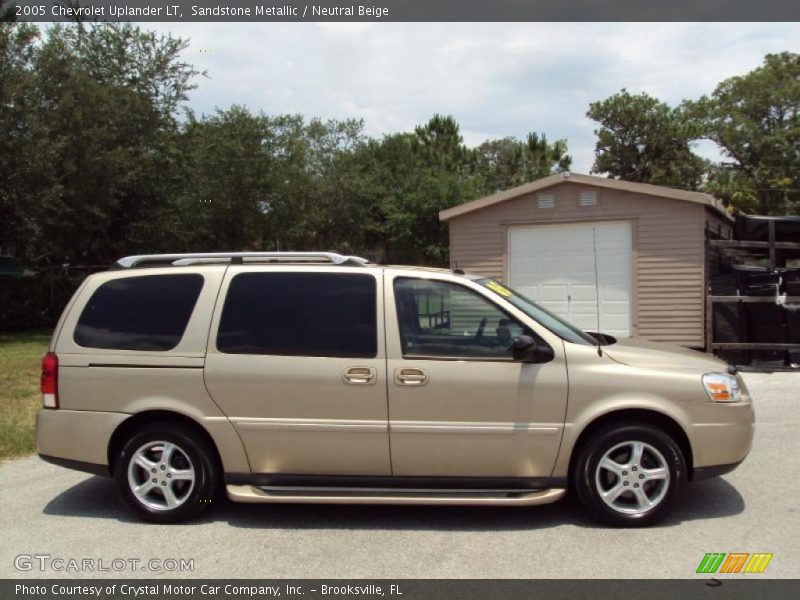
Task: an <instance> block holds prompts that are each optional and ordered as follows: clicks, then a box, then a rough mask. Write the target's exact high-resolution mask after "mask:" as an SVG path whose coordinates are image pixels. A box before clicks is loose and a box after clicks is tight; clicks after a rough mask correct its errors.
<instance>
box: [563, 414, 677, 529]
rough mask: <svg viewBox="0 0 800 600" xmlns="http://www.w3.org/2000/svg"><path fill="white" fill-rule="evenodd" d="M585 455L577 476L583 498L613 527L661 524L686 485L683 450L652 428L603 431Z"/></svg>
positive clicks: (580, 458)
mask: <svg viewBox="0 0 800 600" xmlns="http://www.w3.org/2000/svg"><path fill="white" fill-rule="evenodd" d="M579 452H580V455H579V456H578V460H577V462H576V464H575V469H574V471H573V474H572V479H573V485H574V486H575V489H576V491H577V493H578V497H579V498H580V500H581V502H582V503H583V505H584V506H585V507H586V509H587V511H588V512H589V513H590V514H591V515H592V516H593V517H595V518H596V519H598V520H601V521H603V522H605V523H609V524H611V525H617V526H624V527H643V526H646V525H651V524H653V523H655V522H656V521H658V520H660V519H661V518H663V517H664V516H665V515H666V514H667V512H668V510H669V508H670V506H671V505H672V503H673V501H674V499H675V498H676V496H677V495H678V493H679V492H680V490H681V489H682V488H683V486H684V485H685V483H686V460H685V459H684V456H683V453H682V452H681V449H680V447H679V446H678V444H676V443H675V440H673V439H672V438H671V437H670V436H669V435H667V434H666V433H665V432H664V431H662V430H661V429H658V428H657V427H653V426H652V425H648V424H635V425H633V424H632V425H616V426H612V427H609V428H606V429H603V430H601V431H598V432H597V433H595V434H594V435H593V436H592V437H591V438H590V439H589V440H588V441H587V442H586V443H585V444H582V446H581V448H580V450H579Z"/></svg>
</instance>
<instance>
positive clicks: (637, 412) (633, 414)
mask: <svg viewBox="0 0 800 600" xmlns="http://www.w3.org/2000/svg"><path fill="white" fill-rule="evenodd" d="M630 422H640V423H647V424H648V425H652V426H654V427H658V428H659V429H661V430H663V431H664V432H665V433H666V434H667V435H669V436H670V437H672V439H673V440H675V443H676V444H678V447H679V448H680V449H681V452H682V453H683V457H684V460H685V461H686V468H687V471H688V472H687V476H688V479H689V481H691V480H692V478H693V475H694V466H693V465H694V457H693V451H692V444H691V442H690V441H689V436H688V435H687V434H686V431H685V430H684V428H683V427H682V426H681V424H680V423H679V422H678V421H676V420H675V419H674V418H673V417H671V416H669V415H667V414H665V413H663V412H659V411H657V410H653V409H650V408H622V409H619V410H614V411H611V412H607V413H603V414H601V415H598V416H596V417H595V418H594V419H592V420H591V421H590V422H589V423H587V424H586V426H585V427H584V428H583V429H582V430H581V432H580V433H579V434H578V437H577V439H576V440H575V443H574V444H573V446H572V452H571V454H570V458H569V468H568V471H567V477H569V478H572V474H573V472H574V470H575V463H576V462H577V461H578V458H579V456H580V453H581V451H582V450H583V446H584V445H585V444H586V442H587V440H589V439H590V438H591V437H592V435H594V433H595V432H597V431H599V430H600V429H603V428H604V427H607V426H609V425H611V424H614V423H623V424H624V423H630Z"/></svg>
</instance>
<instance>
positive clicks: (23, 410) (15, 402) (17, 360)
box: [0, 331, 51, 460]
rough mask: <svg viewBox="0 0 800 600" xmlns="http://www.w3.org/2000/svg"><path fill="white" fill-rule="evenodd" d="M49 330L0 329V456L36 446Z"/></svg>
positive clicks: (2, 457) (26, 451)
mask: <svg viewBox="0 0 800 600" xmlns="http://www.w3.org/2000/svg"><path fill="white" fill-rule="evenodd" d="M50 335H51V334H50V332H39V331H35V332H23V333H0V460H6V459H9V458H14V457H16V456H24V455H26V454H30V453H31V452H33V451H34V450H35V449H36V440H35V435H34V425H35V418H36V411H37V410H38V409H39V407H40V406H41V404H42V396H41V394H40V392H39V375H40V372H41V364H42V357H43V356H44V354H45V352H47V345H48V343H49V342H50Z"/></svg>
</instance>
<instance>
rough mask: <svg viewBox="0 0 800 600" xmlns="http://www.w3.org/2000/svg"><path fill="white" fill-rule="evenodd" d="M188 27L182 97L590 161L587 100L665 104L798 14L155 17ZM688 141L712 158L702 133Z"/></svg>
mask: <svg viewBox="0 0 800 600" xmlns="http://www.w3.org/2000/svg"><path fill="white" fill-rule="evenodd" d="M142 26H143V28H147V29H156V30H158V31H161V32H165V33H166V32H171V33H172V34H174V35H176V36H179V37H182V38H188V39H189V40H190V46H189V48H188V49H187V50H186V51H185V53H184V58H185V59H186V60H187V61H188V62H191V63H192V64H193V65H195V67H196V68H197V69H198V70H200V71H206V72H207V77H198V78H197V79H196V81H195V83H196V84H197V86H198V87H197V89H196V90H194V91H193V92H192V93H191V97H190V100H189V103H188V104H189V106H190V107H191V108H192V109H193V110H195V112H197V113H211V112H213V111H214V109H215V108H217V107H219V108H226V107H228V106H230V105H231V104H240V105H244V106H247V107H248V108H249V109H251V110H253V111H259V110H260V111H263V112H265V113H267V114H279V113H301V114H303V115H305V116H306V117H308V118H311V117H320V118H322V119H346V118H358V119H364V121H365V132H366V133H367V134H369V135H372V136H381V135H383V134H387V133H394V132H398V131H410V130H412V129H413V128H414V126H415V125H417V124H420V123H424V122H426V121H427V120H428V119H429V118H430V117H431V116H432V115H433V114H434V113H441V114H449V115H453V116H454V117H455V118H456V120H457V121H458V123H459V124H460V126H461V133H462V135H463V137H464V141H465V143H467V144H468V145H470V146H476V145H478V144H480V143H481V142H483V141H485V140H487V139H494V138H502V137H506V136H513V137H517V138H524V137H525V136H526V135H527V133H528V132H529V131H536V132H539V133H544V134H546V135H547V137H548V139H551V140H554V139H559V138H565V139H566V140H567V142H568V145H569V153H570V154H571V155H572V156H573V166H572V170H573V171H574V172H578V173H588V172H589V171H590V169H591V167H592V162H593V158H594V143H595V137H594V129H595V128H596V126H597V124H596V123H594V122H593V121H592V120H591V119H589V118H587V117H586V111H587V109H588V107H589V103H590V102H593V101H596V100H602V99H604V98H607V97H608V96H610V95H612V94H614V93H616V92H618V91H619V90H620V89H621V88H627V89H628V90H629V91H630V92H632V93H639V92H647V93H649V94H651V95H654V96H656V97H657V98H659V99H661V100H663V101H665V102H667V103H669V104H671V105H675V104H678V103H679V102H680V101H681V100H683V99H685V98H698V97H700V96H702V95H704V94H710V93H711V92H713V90H714V88H715V87H716V85H717V84H718V83H719V82H720V81H722V80H724V79H726V78H728V77H731V76H734V75H740V74H744V73H746V72H747V71H749V70H751V69H753V68H755V67H757V66H758V65H759V64H760V63H761V61H762V59H763V57H764V55H765V54H767V53H770V52H781V51H787V50H788V51H792V52H798V51H800V24H799V23H651V24H647V23H286V24H260V23H259V24H254V23H234V24H221V23H161V24H153V23H149V24H143V25H142ZM697 151H698V152H699V153H700V154H702V155H704V156H707V157H709V158H718V157H719V155H718V153H717V151H716V149H715V148H714V146H713V144H711V143H710V142H701V143H700V144H699V145H698V147H697Z"/></svg>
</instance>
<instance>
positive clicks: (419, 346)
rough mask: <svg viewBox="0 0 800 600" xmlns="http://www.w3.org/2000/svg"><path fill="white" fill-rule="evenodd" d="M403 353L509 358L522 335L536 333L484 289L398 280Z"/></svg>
mask: <svg viewBox="0 0 800 600" xmlns="http://www.w3.org/2000/svg"><path fill="white" fill-rule="evenodd" d="M394 296H395V304H396V305H397V320H398V323H399V326H400V340H401V343H402V347H403V356H438V357H455V358H488V359H510V358H511V344H512V343H513V341H514V339H515V338H517V337H518V336H520V335H522V334H525V335H532V334H531V333H530V331H529V330H528V329H527V328H526V327H524V326H523V325H521V324H520V323H519V322H518V321H516V320H515V319H513V318H511V317H510V316H509V315H508V314H506V313H505V312H504V311H503V310H502V309H500V308H499V307H498V306H496V305H495V304H494V303H492V302H490V301H489V300H487V299H486V298H484V297H483V296H481V295H480V294H477V293H476V292H473V291H472V290H470V289H467V288H465V287H463V286H460V285H457V284H453V283H447V282H443V281H432V280H427V279H411V278H405V277H400V278H397V279H395V281H394Z"/></svg>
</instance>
